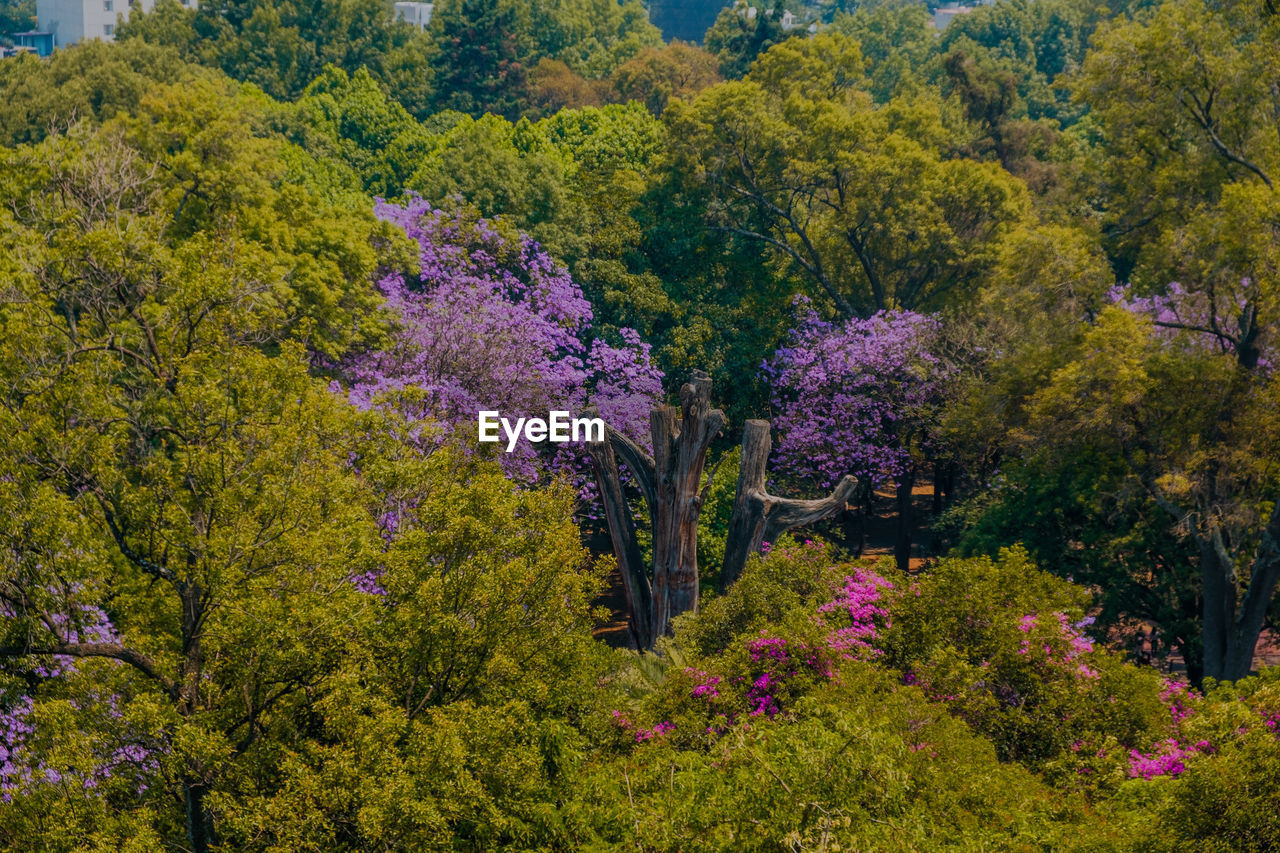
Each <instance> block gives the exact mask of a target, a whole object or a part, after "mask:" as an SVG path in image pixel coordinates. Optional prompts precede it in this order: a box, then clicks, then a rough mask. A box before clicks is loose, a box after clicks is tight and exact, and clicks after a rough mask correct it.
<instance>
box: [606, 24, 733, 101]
mask: <svg viewBox="0 0 1280 853" xmlns="http://www.w3.org/2000/svg"><path fill="white" fill-rule="evenodd" d="M609 81H610V83H611V84H612V85H613V88H614V90H615V91H616V92H617V95H618V97H619V98H621V99H622V100H623V101H640V102H641V103H643V104H644V105H645V106H646V107H647V108H648V109H649V112H651V113H653V114H654V115H661V114H662V111H663V110H664V109H666V108H667V104H668V103H669V102H670V101H671V99H672V98H685V99H688V98H691V97H693V96H694V95H696V94H698V93H699V92H701V91H702V90H703V89H705V88H707V87H708V86H711V85H713V84H715V83H719V82H720V74H719V72H718V71H717V67H716V58H715V57H714V56H713V55H712V54H710V53H708V52H707V51H705V50H702V49H701V48H699V47H697V46H695V45H691V44H685V43H684V42H682V41H673V42H671V44H669V45H667V46H666V47H663V48H661V49H658V48H653V47H649V48H645V49H644V50H642V51H640V53H639V54H637V55H636V56H635V57H633V58H632V59H629V60H627V61H626V62H624V63H623V64H622V65H619V66H618V67H617V68H616V69H614V71H613V74H612V75H610V77H609Z"/></svg>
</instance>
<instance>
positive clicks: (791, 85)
mask: <svg viewBox="0 0 1280 853" xmlns="http://www.w3.org/2000/svg"><path fill="white" fill-rule="evenodd" d="M862 83H863V78H862V61H861V55H860V53H859V51H858V47H857V45H856V44H855V43H853V42H851V41H850V40H849V39H848V38H847V37H844V36H840V35H829V34H823V35H819V36H817V37H815V38H813V39H805V40H794V41H790V42H787V43H785V44H783V45H780V46H778V47H776V48H774V49H773V50H771V51H770V52H769V53H768V54H766V55H765V56H764V57H762V58H761V59H760V61H759V62H757V64H756V65H755V66H754V67H753V68H752V71H751V74H750V75H748V77H747V79H745V80H743V81H740V82H734V83H727V84H722V85H720V86H715V87H712V88H711V89H708V90H706V91H705V92H704V93H703V94H702V95H700V96H699V97H698V99H697V100H696V101H694V102H693V103H692V104H689V105H685V104H680V103H677V104H676V105H675V106H673V107H672V108H670V109H668V111H667V114H666V116H665V119H666V124H667V126H668V135H669V138H670V140H671V149H670V150H671V155H670V163H671V169H672V173H673V175H674V176H675V179H676V180H680V181H683V182H685V183H687V184H688V185H689V190H690V191H694V192H698V193H701V194H703V196H704V198H705V201H704V204H705V206H706V211H707V213H706V216H707V224H708V225H709V226H710V227H711V228H713V229H717V230H719V231H721V232H722V233H725V234H728V235H733V236H736V237H740V238H744V239H748V240H754V241H758V242H760V243H763V244H765V245H767V246H768V247H770V248H771V249H772V250H773V252H774V254H775V257H776V258H778V259H779V261H780V262H781V263H782V264H783V266H784V267H789V268H791V269H794V270H796V271H797V273H798V274H799V275H801V276H802V277H803V278H804V279H806V280H807V281H808V282H809V283H810V285H811V286H814V287H815V288H816V289H817V290H818V292H819V293H820V295H821V296H822V297H823V298H824V299H825V300H827V301H828V303H829V304H830V305H831V306H832V307H833V308H834V309H835V310H837V311H838V312H840V313H842V314H845V315H850V316H851V315H854V314H865V313H870V312H874V311H877V310H880V309H884V308H892V307H899V308H909V309H922V310H933V309H936V308H938V307H941V306H942V305H943V304H945V303H946V302H947V301H949V300H957V299H960V298H963V297H964V296H965V293H966V290H967V289H968V288H969V287H970V286H971V284H972V282H973V281H974V280H975V278H976V277H977V276H979V275H981V273H982V270H984V269H985V268H986V267H987V266H989V264H990V263H991V261H992V259H993V257H994V252H995V249H996V247H997V246H998V245H999V241H1000V238H1001V236H1002V235H1003V234H1004V233H1005V231H1006V230H1007V229H1008V228H1009V227H1010V226H1011V225H1013V224H1014V223H1016V222H1019V221H1021V220H1023V219H1025V218H1026V216H1027V213H1028V206H1027V197H1026V191H1025V188H1024V187H1023V186H1022V185H1021V184H1020V183H1019V182H1018V181H1016V180H1015V179H1013V178H1011V177H1010V176H1009V175H1008V174H1007V173H1005V172H1004V171H1003V170H1001V169H1000V168H999V166H997V165H994V164H986V163H976V162H972V161H968V160H947V159H944V157H943V156H942V152H941V146H942V145H944V144H945V140H946V133H945V131H944V130H943V126H942V123H941V116H940V112H939V110H938V106H937V105H936V103H930V102H929V101H923V100H922V101H901V100H899V101H894V102H892V103H890V104H889V105H886V106H884V107H880V108H877V107H874V106H873V105H872V104H871V103H870V98H869V96H868V95H867V94H866V93H865V92H864V91H863V90H862V88H861V86H862Z"/></svg>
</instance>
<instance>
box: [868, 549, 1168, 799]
mask: <svg viewBox="0 0 1280 853" xmlns="http://www.w3.org/2000/svg"><path fill="white" fill-rule="evenodd" d="M1087 603H1088V597H1087V595H1086V594H1085V593H1084V592H1083V591H1082V590H1080V589H1078V588H1076V587H1073V586H1071V585H1070V584H1068V583H1066V582H1064V581H1061V580H1059V579H1057V578H1054V577H1052V576H1050V575H1049V574H1047V573H1045V572H1041V571H1040V570H1038V569H1037V568H1036V567H1035V566H1034V565H1032V564H1031V562H1030V560H1029V559H1028V557H1027V555H1026V554H1025V552H1022V551H1019V550H1011V551H1006V552H1004V553H1002V554H1001V556H1000V558H999V559H998V560H990V559H987V558H975V559H957V558H949V559H944V560H941V561H939V563H938V564H937V565H936V566H935V567H933V568H932V569H930V570H928V571H926V572H924V573H922V574H920V575H918V576H917V577H915V578H913V579H912V582H911V583H910V585H909V586H908V587H907V592H906V594H899V595H897V596H895V597H894V598H893V602H892V604H891V606H890V607H889V610H890V614H891V616H892V625H891V628H890V629H889V630H888V632H887V633H886V637H885V640H884V642H885V650H886V659H887V662H888V663H890V664H891V665H892V666H894V667H895V668H896V669H897V670H898V671H899V672H901V673H902V674H903V675H902V678H903V680H904V682H905V681H909V682H911V683H912V684H915V685H916V686H917V687H918V688H919V689H921V690H923V691H924V692H925V693H926V695H928V696H930V697H931V698H932V699H934V700H935V701H938V702H941V703H944V704H945V705H946V706H947V707H948V708H949V709H950V711H951V712H952V713H954V714H956V715H957V716H959V717H960V718H961V719H964V720H965V721H967V722H968V723H969V724H970V725H971V726H973V727H974V728H975V729H977V730H978V731H980V732H982V733H983V734H985V735H987V736H988V737H990V738H991V739H992V741H993V743H994V744H995V746H996V750H997V753H998V754H999V755H1000V756H1001V757H1002V758H1005V759H1012V760H1019V761H1024V762H1027V763H1029V764H1031V765H1032V766H1036V767H1044V766H1046V765H1047V764H1049V763H1051V762H1054V761H1057V760H1060V759H1066V760H1067V762H1068V764H1069V765H1070V766H1071V767H1075V766H1076V763H1077V762H1076V758H1077V757H1080V756H1083V755H1088V756H1091V760H1093V759H1097V758H1099V756H1098V752H1099V751H1102V752H1103V753H1104V755H1103V756H1102V757H1104V758H1107V761H1108V766H1109V767H1110V766H1112V765H1114V767H1118V766H1119V762H1120V761H1122V758H1123V755H1124V754H1126V753H1127V750H1128V749H1131V748H1137V747H1147V746H1148V745H1149V744H1150V743H1152V742H1153V741H1154V740H1156V739H1158V738H1159V737H1162V736H1163V735H1164V733H1165V721H1166V720H1167V719H1168V712H1167V710H1165V708H1164V706H1163V705H1162V704H1161V701H1160V698H1159V690H1160V686H1159V681H1158V679H1157V678H1156V677H1155V676H1154V674H1152V673H1150V672H1144V671H1141V670H1138V669H1136V668H1134V667H1130V666H1126V665H1124V664H1123V663H1122V662H1121V661H1120V660H1119V659H1117V658H1115V657H1114V656H1112V655H1109V654H1107V653H1106V652H1104V651H1102V650H1101V649H1098V648H1096V647H1095V642H1094V640H1093V638H1091V637H1090V636H1089V634H1088V630H1089V627H1090V626H1091V624H1092V620H1091V619H1090V618H1089V617H1088V616H1086V615H1085V614H1084V612H1083V608H1084V607H1085V605H1086V604H1087ZM1108 772H1110V771H1108ZM1094 773H1095V769H1090V770H1089V771H1088V772H1086V773H1084V774H1081V775H1084V776H1090V775H1093V774H1094Z"/></svg>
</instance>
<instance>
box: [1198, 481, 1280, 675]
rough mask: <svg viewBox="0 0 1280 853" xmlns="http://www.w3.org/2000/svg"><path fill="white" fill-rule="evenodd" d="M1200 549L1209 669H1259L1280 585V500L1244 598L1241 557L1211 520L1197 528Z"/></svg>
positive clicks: (1206, 670) (1217, 672)
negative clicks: (1257, 654)
mask: <svg viewBox="0 0 1280 853" xmlns="http://www.w3.org/2000/svg"><path fill="white" fill-rule="evenodd" d="M1195 539H1196V544H1197V545H1198V546H1199V550H1200V579H1201V600H1202V607H1203V610H1202V632H1203V645H1204V675H1205V676H1206V677H1209V678H1213V679H1216V680H1218V681H1236V680H1238V679H1241V678H1244V677H1245V676H1247V675H1248V674H1249V673H1250V672H1251V671H1252V670H1253V656H1254V651H1255V650H1256V649H1257V645H1258V638H1259V636H1261V634H1262V629H1263V627H1264V625H1265V624H1266V617H1267V609H1268V607H1270V604H1271V600H1272V598H1273V597H1274V596H1275V593H1276V588H1277V586H1280V504H1278V505H1277V506H1276V507H1275V509H1273V510H1272V513H1271V518H1270V519H1269V520H1268V522H1267V525H1266V527H1264V528H1263V531H1262V538H1261V541H1260V542H1259V544H1258V550H1257V552H1256V553H1255V554H1254V557H1253V563H1252V565H1251V567H1250V572H1249V575H1250V577H1249V586H1248V588H1247V589H1246V590H1245V592H1244V597H1243V599H1239V600H1237V599H1238V586H1237V580H1236V573H1235V562H1234V560H1233V559H1232V556H1231V554H1230V553H1229V552H1228V551H1227V549H1226V548H1225V547H1223V544H1222V540H1221V536H1220V535H1218V534H1217V531H1216V530H1215V529H1214V528H1213V527H1212V524H1210V525H1209V526H1208V527H1207V529H1206V528H1203V527H1202V528H1201V529H1199V530H1197V531H1196V533H1195Z"/></svg>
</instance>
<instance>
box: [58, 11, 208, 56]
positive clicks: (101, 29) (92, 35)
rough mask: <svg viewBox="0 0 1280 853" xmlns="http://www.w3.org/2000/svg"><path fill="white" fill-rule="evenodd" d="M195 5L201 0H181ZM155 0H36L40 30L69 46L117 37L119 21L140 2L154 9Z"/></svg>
mask: <svg viewBox="0 0 1280 853" xmlns="http://www.w3.org/2000/svg"><path fill="white" fill-rule="evenodd" d="M178 2H179V3H181V4H182V5H183V6H188V7H190V8H192V9H194V8H196V7H197V6H198V5H199V2H200V0H178ZM154 5H155V0H134V2H133V3H130V2H128V0H36V20H37V21H39V26H40V33H42V34H50V35H52V36H53V45H54V47H66V46H67V45H71V44H75V43H76V42H80V41H84V40H85V39H102V40H104V41H114V40H115V37H116V23H117V20H118V18H119V17H120V16H121V15H123V16H125V17H126V18H127V17H128V16H129V10H130V8H132V7H134V6H136V7H138V8H140V9H142V11H144V12H150V11H151V7H153V6H154Z"/></svg>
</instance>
